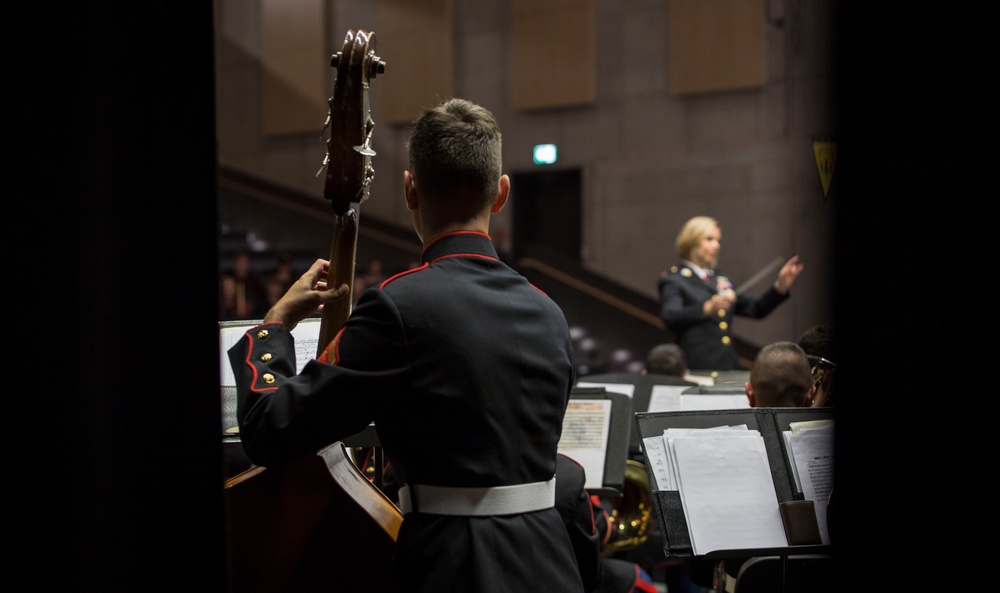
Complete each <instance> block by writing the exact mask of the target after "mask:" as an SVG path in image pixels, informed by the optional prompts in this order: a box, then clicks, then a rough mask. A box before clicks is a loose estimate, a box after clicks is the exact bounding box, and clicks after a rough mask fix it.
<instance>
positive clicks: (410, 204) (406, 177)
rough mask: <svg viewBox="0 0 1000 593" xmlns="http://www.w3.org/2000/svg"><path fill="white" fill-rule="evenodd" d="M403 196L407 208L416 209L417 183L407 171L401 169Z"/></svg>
mask: <svg viewBox="0 0 1000 593" xmlns="http://www.w3.org/2000/svg"><path fill="white" fill-rule="evenodd" d="M403 197H404V198H405V199H406V208H407V210H410V211H413V210H416V209H417V206H418V200H417V185H416V181H414V179H413V175H412V174H410V172H409V171H403Z"/></svg>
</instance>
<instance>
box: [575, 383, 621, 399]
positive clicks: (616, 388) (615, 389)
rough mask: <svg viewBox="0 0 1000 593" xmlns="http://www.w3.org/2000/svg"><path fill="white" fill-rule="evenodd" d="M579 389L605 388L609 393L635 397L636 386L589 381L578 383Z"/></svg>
mask: <svg viewBox="0 0 1000 593" xmlns="http://www.w3.org/2000/svg"><path fill="white" fill-rule="evenodd" d="M576 386H577V387H603V388H604V390H605V391H607V392H609V393H624V394H625V395H627V396H629V397H633V396H634V395H635V385H632V384H631V383H588V382H587V381H577V383H576Z"/></svg>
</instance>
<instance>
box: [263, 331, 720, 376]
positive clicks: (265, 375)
mask: <svg viewBox="0 0 1000 593" xmlns="http://www.w3.org/2000/svg"><path fill="white" fill-rule="evenodd" d="M722 343H723V344H725V345H726V346H728V345H729V336H722ZM265 376H266V375H265Z"/></svg>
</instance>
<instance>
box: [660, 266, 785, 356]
mask: <svg viewBox="0 0 1000 593" xmlns="http://www.w3.org/2000/svg"><path fill="white" fill-rule="evenodd" d="M719 279H720V276H719V275H715V276H712V277H711V278H710V279H709V281H708V282H706V281H705V280H703V279H702V278H700V277H699V276H698V275H697V274H695V273H694V270H692V269H691V268H689V267H688V266H687V265H685V264H683V263H679V264H677V265H675V266H673V267H671V268H670V272H669V273H664V274H662V275H661V276H660V279H659V290H660V318H661V319H663V323H664V324H665V325H666V327H667V329H668V330H669V331H671V332H672V333H674V334H675V336H676V339H677V343H678V344H679V345H680V347H681V349H682V350H684V355H685V356H686V357H687V362H688V368H690V369H692V370H711V371H734V370H738V369H739V368H740V365H739V355H738V354H737V353H736V350H735V348H734V346H733V342H732V337H731V335H732V329H733V327H732V326H733V316H740V317H750V318H753V319H761V318H763V317H766V316H767V315H768V314H770V313H771V311H773V310H774V309H775V308H776V307H777V306H778V305H780V304H781V303H783V302H785V300H786V299H787V298H788V296H789V293H785V294H784V295H782V294H781V293H779V292H778V291H777V290H775V289H774V286H771V287H770V288H768V290H767V292H765V293H764V294H763V295H761V296H760V297H759V298H758V297H754V296H751V295H748V294H746V293H741V294H739V295H738V296H737V297H736V303H735V304H734V305H733V307H732V308H731V309H730V310H729V312H728V313H727V312H725V311H719V313H718V315H717V316H714V317H710V318H706V317H705V315H704V313H703V312H702V306H703V305H704V303H705V301H707V300H708V299H710V298H712V295H714V294H716V293H717V292H718V291H719V290H720V288H727V287H728V288H731V286H729V285H728V284H727V286H721V287H720V286H719ZM725 282H727V283H728V281H725Z"/></svg>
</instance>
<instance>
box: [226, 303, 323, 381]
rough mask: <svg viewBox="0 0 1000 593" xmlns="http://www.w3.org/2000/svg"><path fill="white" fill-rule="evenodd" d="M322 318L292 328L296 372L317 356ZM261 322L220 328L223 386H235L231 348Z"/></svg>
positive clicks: (303, 321) (302, 322)
mask: <svg viewBox="0 0 1000 593" xmlns="http://www.w3.org/2000/svg"><path fill="white" fill-rule="evenodd" d="M321 323H322V319H320V318H318V317H317V318H312V317H310V318H308V319H303V320H302V321H300V322H299V324H298V325H296V326H295V329H293V330H292V336H293V337H294V338H295V364H296V369H295V370H296V372H300V371H301V370H302V367H304V366H306V363H307V362H309V361H310V360H312V359H314V358H316V347H317V345H318V344H319V329H320V325H321ZM259 324H260V320H254V321H248V322H247V324H246V325H228V326H225V327H220V328H219V376H220V377H221V384H222V387H235V386H236V376H235V375H233V367H232V366H231V365H230V364H229V354H228V352H229V349H230V348H232V347H233V346H235V345H236V342H239V341H240V338H242V337H243V335H244V334H245V333H246V332H247V330H249V329H250V328H252V327H255V326H256V325H259Z"/></svg>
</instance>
